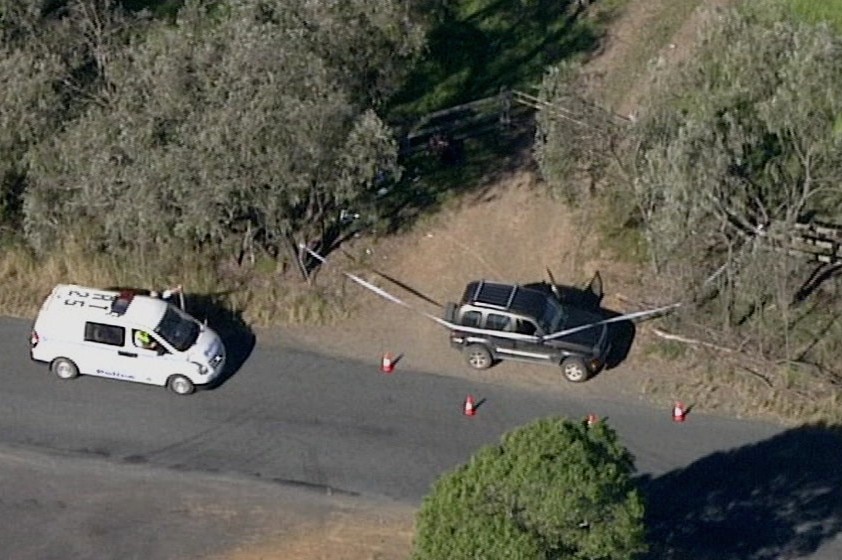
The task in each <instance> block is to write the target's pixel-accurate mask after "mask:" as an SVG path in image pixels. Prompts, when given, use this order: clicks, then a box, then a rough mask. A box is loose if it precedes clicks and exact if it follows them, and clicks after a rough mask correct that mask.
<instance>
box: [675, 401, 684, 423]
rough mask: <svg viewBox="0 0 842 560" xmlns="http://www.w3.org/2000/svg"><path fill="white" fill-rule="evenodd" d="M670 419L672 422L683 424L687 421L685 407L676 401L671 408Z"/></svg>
mask: <svg viewBox="0 0 842 560" xmlns="http://www.w3.org/2000/svg"><path fill="white" fill-rule="evenodd" d="M672 419H673V421H674V422H684V420H686V419H687V407H685V406H684V404H683V403H681V402H680V401H676V402H675V406H673V407H672Z"/></svg>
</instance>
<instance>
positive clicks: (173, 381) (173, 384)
mask: <svg viewBox="0 0 842 560" xmlns="http://www.w3.org/2000/svg"><path fill="white" fill-rule="evenodd" d="M167 387H169V388H170V391H172V392H173V393H175V394H176V395H189V394H190V393H192V392H193V391H194V390H195V389H196V388H195V387H194V386H193V382H192V381H190V380H189V379H187V378H186V377H184V376H183V375H173V376H172V377H170V380H169V381H168V382H167Z"/></svg>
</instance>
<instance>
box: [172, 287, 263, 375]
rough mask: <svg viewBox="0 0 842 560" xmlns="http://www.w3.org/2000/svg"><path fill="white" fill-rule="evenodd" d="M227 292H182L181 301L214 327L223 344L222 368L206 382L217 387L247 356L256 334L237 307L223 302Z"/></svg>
mask: <svg viewBox="0 0 842 560" xmlns="http://www.w3.org/2000/svg"><path fill="white" fill-rule="evenodd" d="M229 293H230V292H217V293H212V294H186V295H185V296H184V304H185V308H186V309H187V312H188V313H190V314H191V315H192V316H193V317H195V318H196V319H198V320H199V321H207V324H208V325H209V326H210V327H211V328H212V329H213V330H215V331H216V333H217V334H218V335H219V337H220V338H221V339H222V343H223V344H224V345H225V352H226V360H225V369H224V370H223V371H222V375H220V376H219V377H218V378H217V379H216V380H215V381H214V382H213V383H212V384H211V386H210V388H212V389H215V388H218V387H221V386H222V385H224V384H225V382H226V381H228V380H229V379H230V378H231V377H233V376H234V374H236V373H237V372H238V371H239V370H240V368H241V367H242V366H243V364H244V363H245V362H246V360H247V359H248V358H249V356H251V353H252V351H253V350H254V345H255V343H256V341H257V337H256V336H255V334H254V331H253V330H252V329H251V327H250V326H249V324H248V323H247V322H246V321H245V320H244V319H243V316H242V312H241V311H240V310H233V309H231V308H230V307H229V306H228V305H227V304H226V300H225V296H227V295H229Z"/></svg>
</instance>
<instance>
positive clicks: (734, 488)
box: [640, 425, 842, 560]
mask: <svg viewBox="0 0 842 560" xmlns="http://www.w3.org/2000/svg"><path fill="white" fill-rule="evenodd" d="M840 459H842V429H841V428H840V427H838V426H834V427H827V426H823V425H810V426H803V427H799V428H796V429H793V430H789V431H787V432H785V433H783V434H781V435H779V436H776V437H774V438H772V439H769V440H766V441H763V442H760V443H757V444H754V445H750V446H745V447H741V448H738V449H735V450H733V451H728V452H722V453H716V454H713V455H710V456H708V457H705V458H703V459H700V460H699V461H696V462H695V463H693V464H691V465H690V466H688V467H686V468H684V469H680V470H676V471H673V472H670V473H667V474H665V475H663V476H660V477H657V478H654V479H651V478H649V477H644V478H642V479H641V480H640V483H641V487H642V489H643V492H644V495H645V496H646V498H647V519H646V525H647V528H648V530H649V542H650V546H651V550H650V553H649V555H648V556H647V557H646V558H647V559H650V560H656V559H657V560H669V559H672V558H676V559H677V558H693V559H694V560H773V559H778V558H800V557H803V556H806V555H808V554H810V553H813V552H815V551H816V550H817V549H818V548H819V547H820V546H821V544H822V543H823V542H824V541H826V540H828V539H831V538H833V537H834V536H835V535H837V533H839V532H840V531H842V468H840Z"/></svg>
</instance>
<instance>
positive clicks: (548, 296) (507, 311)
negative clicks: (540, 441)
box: [445, 280, 610, 382]
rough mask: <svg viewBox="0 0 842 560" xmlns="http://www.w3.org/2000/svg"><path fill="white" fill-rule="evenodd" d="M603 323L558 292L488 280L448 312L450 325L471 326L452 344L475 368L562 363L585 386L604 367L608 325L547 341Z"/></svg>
mask: <svg viewBox="0 0 842 560" xmlns="http://www.w3.org/2000/svg"><path fill="white" fill-rule="evenodd" d="M601 319H602V318H601V317H599V316H598V315H596V314H595V313H592V312H590V311H588V310H586V309H582V308H578V307H575V306H571V305H564V304H562V303H561V302H560V301H559V299H558V298H557V297H556V296H555V295H553V291H543V290H539V289H534V288H529V287H525V286H516V285H511V284H499V283H494V282H487V281H484V280H480V281H475V282H471V283H469V284H468V285H467V286H466V287H465V292H464V294H463V295H462V299H461V301H460V302H459V304H458V305H457V304H455V303H449V304H448V305H447V308H446V312H445V320H446V321H448V322H449V323H453V324H456V325H459V326H462V327H466V329H465V330H464V331H463V330H459V329H455V330H453V331H452V332H451V333H450V343H451V345H452V346H453V347H454V348H458V349H460V350H461V351H462V352H463V353H464V355H465V359H466V360H467V362H468V364H469V365H470V366H471V367H473V368H475V369H486V368H488V367H491V365H492V364H493V363H494V362H495V361H498V360H524V361H529V362H542V363H550V364H558V365H560V366H561V371H562V374H563V375H564V377H565V378H566V379H567V380H568V381H573V382H581V381H585V380H586V379H588V378H589V377H590V376H591V375H593V374H594V373H596V372H597V371H599V370H600V369H601V368H602V367H603V366H604V364H605V359H606V356H607V355H608V351H609V348H610V344H609V341H608V326H607V325H605V324H602V325H597V326H595V327H592V328H588V329H583V330H580V331H577V332H575V333H571V334H568V335H564V336H562V337H558V338H547V337H550V336H551V335H552V334H553V333H557V332H560V331H563V330H567V329H570V328H574V327H577V326H582V325H588V324H591V323H596V322H599V321H600V320H601ZM497 333H499V334H497Z"/></svg>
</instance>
